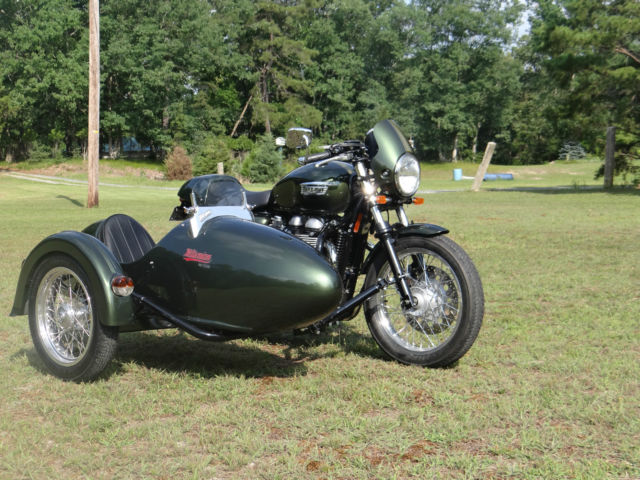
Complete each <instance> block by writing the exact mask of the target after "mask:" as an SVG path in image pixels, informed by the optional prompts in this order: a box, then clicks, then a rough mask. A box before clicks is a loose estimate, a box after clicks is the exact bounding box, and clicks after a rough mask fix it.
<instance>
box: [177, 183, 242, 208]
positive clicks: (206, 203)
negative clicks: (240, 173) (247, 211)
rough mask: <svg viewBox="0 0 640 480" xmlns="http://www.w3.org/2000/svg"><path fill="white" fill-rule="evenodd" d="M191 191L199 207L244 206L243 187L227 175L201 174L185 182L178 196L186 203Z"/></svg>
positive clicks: (189, 200) (189, 199)
mask: <svg viewBox="0 0 640 480" xmlns="http://www.w3.org/2000/svg"><path fill="white" fill-rule="evenodd" d="M191 193H193V194H194V195H195V198H196V203H197V204H198V206H200V207H240V206H244V204H245V199H244V188H243V187H242V185H240V182H238V180H236V179H235V178H233V177H230V176H228V175H203V176H201V177H195V178H192V179H191V180H189V181H188V182H187V183H185V184H184V185H183V186H182V188H180V191H179V192H178V196H179V197H180V199H181V200H182V201H183V202H185V203H186V204H190V203H191Z"/></svg>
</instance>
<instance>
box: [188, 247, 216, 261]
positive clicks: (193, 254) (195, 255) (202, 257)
mask: <svg viewBox="0 0 640 480" xmlns="http://www.w3.org/2000/svg"><path fill="white" fill-rule="evenodd" d="M182 258H184V260H185V262H196V263H204V264H209V263H211V255H210V254H209V253H202V252H198V251H197V250H194V249H193V248H187V251H186V252H184V255H183V256H182Z"/></svg>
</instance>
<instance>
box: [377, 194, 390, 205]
mask: <svg viewBox="0 0 640 480" xmlns="http://www.w3.org/2000/svg"><path fill="white" fill-rule="evenodd" d="M376 203H377V204H378V205H384V204H385V203H387V197H385V196H384V195H378V196H377V197H376Z"/></svg>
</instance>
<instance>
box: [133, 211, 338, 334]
mask: <svg viewBox="0 0 640 480" xmlns="http://www.w3.org/2000/svg"><path fill="white" fill-rule="evenodd" d="M123 268H125V271H126V273H127V274H128V275H130V276H131V277H132V278H133V279H134V282H135V288H136V292H138V293H140V294H142V295H145V296H148V297H149V298H151V299H153V300H155V301H156V302H158V303H160V304H161V305H162V306H163V307H165V308H167V309H168V310H170V311H171V312H172V313H173V314H175V315H178V316H180V317H182V318H183V319H185V320H188V321H191V322H194V323H197V324H199V325H201V326H205V327H209V328H212V329H219V330H224V331H227V332H235V333H242V334H261V333H270V332H277V331H283V330H291V329H295V328H302V327H305V326H308V325H310V324H312V323H313V322H315V321H317V320H320V319H322V318H324V317H325V316H327V315H328V314H329V313H330V312H332V311H333V310H334V309H335V308H337V306H338V304H339V303H340V299H341V295H342V282H341V280H340V277H339V275H338V274H337V273H336V271H335V270H334V269H333V268H332V267H331V266H330V265H329V264H328V263H327V262H326V261H325V260H324V258H323V257H322V256H320V254H318V252H316V250H314V249H313V248H311V247H309V246H308V245H307V244H306V243H304V242H302V241H301V240H298V239H297V238H295V237H293V236H291V235H288V234H286V233H284V232H281V231H279V230H276V229H274V228H270V227H266V226H264V225H260V224H257V223H253V222H250V221H246V220H241V219H238V218H235V217H230V216H223V217H214V218H212V219H211V220H209V221H207V222H206V223H205V224H204V225H203V226H202V228H201V229H200V231H199V233H198V235H197V236H196V237H195V238H194V236H193V234H192V231H191V229H190V228H189V222H188V221H185V222H183V223H181V224H180V225H178V226H177V227H176V228H174V229H173V230H172V231H170V232H169V233H168V234H167V235H166V236H165V237H164V238H163V239H162V240H161V241H160V242H159V243H158V244H157V245H156V246H155V247H154V248H152V249H151V250H150V251H149V252H148V253H147V254H146V255H145V256H144V257H143V258H142V259H141V260H139V261H137V262H134V263H130V264H127V265H124V266H123Z"/></svg>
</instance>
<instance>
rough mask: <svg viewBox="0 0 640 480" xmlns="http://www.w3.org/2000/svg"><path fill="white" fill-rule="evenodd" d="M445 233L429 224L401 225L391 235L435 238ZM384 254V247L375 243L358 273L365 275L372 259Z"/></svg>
mask: <svg viewBox="0 0 640 480" xmlns="http://www.w3.org/2000/svg"><path fill="white" fill-rule="evenodd" d="M447 233H449V230H447V229H446V228H444V227H441V226H439V225H433V224H431V223H412V224H411V225H409V226H406V227H405V226H403V225H402V226H400V227H398V228H396V227H394V229H393V233H392V235H393V237H394V238H396V239H397V238H404V237H437V236H438V235H445V234H447ZM384 254H385V250H384V245H383V244H382V243H380V242H379V243H377V244H376V246H375V247H373V250H371V252H370V253H369V255H368V256H367V259H366V260H365V261H364V263H363V265H362V269H361V270H360V273H366V272H367V271H368V270H369V267H370V266H371V264H372V263H373V259H374V258H376V256H377V255H384Z"/></svg>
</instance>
